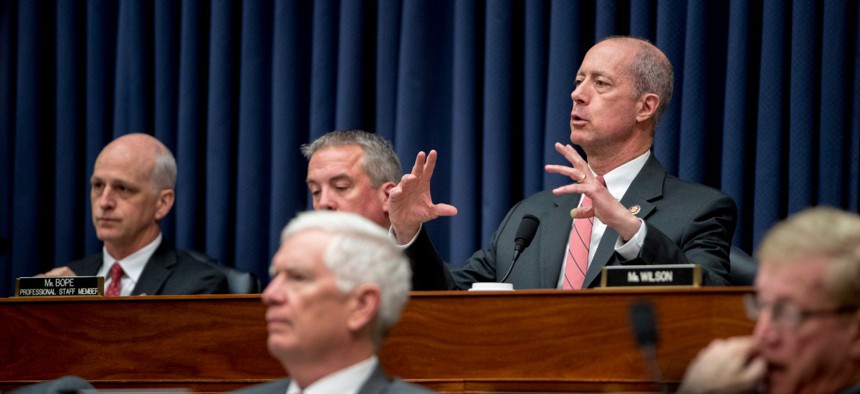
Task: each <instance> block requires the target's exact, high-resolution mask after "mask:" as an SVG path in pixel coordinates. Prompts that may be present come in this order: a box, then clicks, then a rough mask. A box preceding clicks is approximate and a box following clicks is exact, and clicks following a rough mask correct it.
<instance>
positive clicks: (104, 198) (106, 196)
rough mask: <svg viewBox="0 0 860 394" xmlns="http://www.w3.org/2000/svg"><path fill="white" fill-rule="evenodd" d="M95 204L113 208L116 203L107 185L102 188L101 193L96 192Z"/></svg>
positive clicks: (102, 207)
mask: <svg viewBox="0 0 860 394" xmlns="http://www.w3.org/2000/svg"><path fill="white" fill-rule="evenodd" d="M96 204H98V206H99V208H101V209H110V208H113V207H114V206H115V205H116V201H115V200H114V196H113V192H112V189H110V188H109V187H105V188H104V189H102V190H101V194H98V195H97V197H96Z"/></svg>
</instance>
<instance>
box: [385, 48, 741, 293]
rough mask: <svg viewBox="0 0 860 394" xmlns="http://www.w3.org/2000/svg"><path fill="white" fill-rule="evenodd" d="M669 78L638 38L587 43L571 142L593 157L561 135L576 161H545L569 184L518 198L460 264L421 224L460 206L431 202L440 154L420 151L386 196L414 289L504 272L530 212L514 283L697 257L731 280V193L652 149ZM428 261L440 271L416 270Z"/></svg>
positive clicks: (712, 275)
mask: <svg viewBox="0 0 860 394" xmlns="http://www.w3.org/2000/svg"><path fill="white" fill-rule="evenodd" d="M673 78H674V77H673V72H672V65H671V63H670V62H669V59H667V58H666V56H665V55H664V54H663V53H662V52H661V51H660V50H659V49H657V47H655V46H653V45H652V44H650V43H649V42H647V41H645V40H641V39H637V38H631V37H611V38H608V39H605V40H603V41H601V42H599V43H598V44H596V45H594V46H593V47H592V48H591V49H590V50H589V51H588V53H587V54H586V55H585V58H584V59H583V61H582V65H581V66H580V68H579V71H578V72H577V73H576V88H575V89H574V91H573V92H572V93H571V95H570V97H571V99H572V100H573V110H572V111H571V114H570V141H571V142H572V143H574V144H577V145H579V146H580V147H582V149H583V150H584V151H585V153H586V155H587V158H588V161H587V162H586V160H584V159H583V158H582V157H580V156H579V154H578V153H577V152H576V150H574V148H573V147H572V146H571V145H562V144H560V143H556V145H555V148H556V150H557V151H558V152H559V153H561V154H562V155H563V156H564V157H565V158H566V159H567V160H568V161H569V162H570V163H571V165H570V166H560V165H547V166H546V170H547V171H548V172H551V173H557V174H561V175H565V176H568V177H570V178H571V179H572V180H574V181H575V182H574V183H572V184H570V185H566V186H562V187H559V188H557V189H555V190H552V191H544V192H540V193H537V194H535V195H533V196H531V197H529V198H527V199H526V200H523V201H521V202H519V203H518V204H517V205H515V206H514V207H513V208H512V209H511V210H510V211H509V212H508V214H507V216H506V217H505V218H504V220H503V221H502V224H501V225H500V227H499V228H498V230H496V233H495V234H494V235H493V237H492V239H491V240H490V243H489V245H487V247H486V248H485V249H483V250H480V251H477V252H475V254H473V255H472V257H470V258H469V260H468V261H467V262H466V264H465V266H463V267H462V268H459V269H449V268H448V267H446V265H445V264H444V263H443V262H442V259H441V258H440V257H439V255H438V254H437V253H436V251H435V249H434V248H433V245H432V243H431V242H430V239H429V237H427V235H426V233H425V231H424V230H422V226H421V224H422V223H424V222H426V221H429V220H432V219H435V218H437V217H439V216H450V215H455V214H456V213H457V210H456V208H454V207H453V206H450V205H447V204H434V203H433V200H432V198H431V193H430V179H431V177H432V174H433V170H434V168H435V165H436V152H435V151H432V150H431V151H430V153H429V154H427V155H425V154H424V152H420V153H419V154H418V156H417V158H416V160H415V165H414V166H413V168H412V172H411V173H410V174H407V175H405V176H404V177H403V179H402V180H401V182H400V184H399V185H398V186H397V187H395V188H394V189H392V191H391V197H390V201H389V216H390V219H391V226H392V231H393V232H394V235H395V237H396V238H397V242H398V243H399V244H406V245H408V248H407V249H406V253H407V255H408V256H409V257H410V259H411V260H412V261H413V262H414V263H417V264H419V265H422V267H414V268H413V270H414V271H416V277H415V278H414V280H413V283H415V284H416V287H422V288H426V287H435V288H440V289H466V288H469V287H470V286H471V284H472V283H474V282H487V281H499V280H501V279H502V277H503V276H504V274H505V272H506V271H507V270H508V268H509V267H510V264H511V260H512V257H513V253H514V247H513V245H514V239H515V234H516V230H517V227H518V225H519V223H520V221H521V220H522V218H523V216H524V215H526V214H531V215H535V216H537V217H538V218H539V219H540V221H541V224H540V227H539V228H538V233H537V235H536V237H535V239H534V241H533V242H532V245H531V247H530V248H528V249H526V250H525V252H523V255H522V256H521V257H520V262H519V264H518V265H517V267H516V268H515V269H514V270H513V272H512V273H511V276H510V279H509V280H508V282H510V283H512V284H513V285H514V287H515V288H519V289H525V288H563V289H580V288H587V287H590V286H594V285H595V284H597V283H598V282H599V281H598V280H597V279H598V278H599V276H600V271H601V269H602V268H603V267H604V266H606V265H618V264H626V265H632V264H639V265H642V264H686V263H695V264H700V265H701V266H702V273H703V282H704V283H705V284H707V285H728V284H729V272H730V268H729V248H730V241H731V239H732V235H733V233H734V229H735V224H736V221H737V208H736V206H735V203H734V201H732V199H731V198H729V197H728V196H726V195H725V194H723V193H721V192H719V191H717V190H714V189H711V188H709V187H706V186H703V185H699V184H694V183H689V182H684V181H681V180H679V179H678V178H676V177H674V176H671V175H669V174H667V173H666V171H665V170H664V169H663V166H662V165H661V164H660V162H659V161H657V158H656V157H654V155H653V154H652V153H651V151H650V149H651V146H652V144H653V141H654V133H655V131H656V129H657V122H658V121H659V119H660V116H661V115H662V114H663V112H664V111H665V110H666V107H667V106H668V104H669V100H670V98H671V97H672V86H673ZM604 182H605V183H604ZM604 185H605V186H604ZM583 196H584V198H581V197H583ZM574 208H575V209H574ZM572 217H575V218H576V220H571V218H572ZM577 222H580V223H577ZM584 256H587V258H586V257H584ZM430 270H435V272H434V273H429V274H428V273H425V274H422V275H420V276H418V275H417V272H419V271H425V272H427V271H430ZM422 281H424V283H419V282H422ZM427 282H430V283H427Z"/></svg>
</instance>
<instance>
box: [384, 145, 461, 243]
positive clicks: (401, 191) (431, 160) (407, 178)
mask: <svg viewBox="0 0 860 394" xmlns="http://www.w3.org/2000/svg"><path fill="white" fill-rule="evenodd" d="M435 168H436V151H435V150H431V151H430V154H425V153H424V152H423V151H422V152H418V156H416V157H415V165H413V166H412V172H411V173H409V174H405V175H403V178H402V179H401V180H400V184H398V185H397V186H395V187H394V188H393V189H391V193H390V194H389V197H388V218H389V220H391V227H392V229H393V230H394V235H395V237H396V238H397V242H398V243H400V244H406V243H408V242H409V241H411V240H412V238H414V237H415V234H416V233H418V230H419V229H420V228H421V223H424V222H428V221H430V220H433V219H436V218H437V217H439V216H454V215H456V214H457V208H455V207H454V206H453V205H448V204H434V203H433V198H432V197H431V195H430V179H431V178H432V177H433V170H434V169H435Z"/></svg>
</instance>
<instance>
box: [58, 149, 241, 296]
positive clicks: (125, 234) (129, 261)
mask: <svg viewBox="0 0 860 394" xmlns="http://www.w3.org/2000/svg"><path fill="white" fill-rule="evenodd" d="M175 183H176V160H175V159H174V158H173V154H172V153H170V150H169V149H167V147H166V146H164V144H162V143H161V142H160V141H158V140H157V139H155V138H154V137H152V136H150V135H148V134H127V135H124V136H122V137H119V138H117V139H115V140H114V141H113V142H111V143H110V144H108V145H107V146H105V147H104V149H102V151H101V153H99V156H98V157H97V158H96V163H95V165H94V166H93V174H92V177H91V178H90V203H91V204H92V211H93V212H92V214H93V218H92V219H93V225H94V226H95V229H96V236H97V237H98V238H99V239H100V240H101V241H102V242H104V248H103V250H102V252H101V253H97V254H94V255H91V256H89V257H86V258H84V259H82V260H78V261H75V262H73V263H71V264H69V265H68V266H64V267H58V268H54V269H53V270H51V271H48V272H47V273H46V274H45V275H48V276H55V275H60V276H74V275H87V276H95V275H97V276H105V277H107V281H106V282H105V286H106V287H107V289H106V290H105V295H107V296H117V295H139V294H149V295H155V294H158V295H183V294H210V293H227V292H228V284H227V277H226V276H225V275H224V273H223V272H222V271H221V269H219V267H217V266H216V265H215V264H214V259H211V258H207V257H204V256H202V255H201V254H199V253H196V252H193V253H192V252H189V251H185V250H180V249H176V248H174V247H173V245H171V244H170V243H169V242H167V241H166V240H162V236H161V227H160V223H161V219H162V218H164V217H165V216H167V214H168V213H169V212H170V209H171V208H173V202H174V199H175V196H176V195H175V192H174V184H175Z"/></svg>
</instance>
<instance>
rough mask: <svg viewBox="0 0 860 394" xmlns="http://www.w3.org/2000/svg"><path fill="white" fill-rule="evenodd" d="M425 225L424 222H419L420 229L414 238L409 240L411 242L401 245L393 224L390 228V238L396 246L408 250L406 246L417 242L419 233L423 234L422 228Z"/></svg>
mask: <svg viewBox="0 0 860 394" xmlns="http://www.w3.org/2000/svg"><path fill="white" fill-rule="evenodd" d="M423 227H424V224H423V223H422V224H419V225H418V231H416V232H415V236H413V237H412V239H411V240H409V242H408V243H406V244H405V245H400V244H398V243H397V237H396V236H395V235H394V226H391V227H389V228H388V238H391V240H392V241H394V246H397V247H398V248H400V250H406V248H408V247H410V246H412V244H414V243H415V240H416V239H418V234H421V229H422V228H423Z"/></svg>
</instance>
